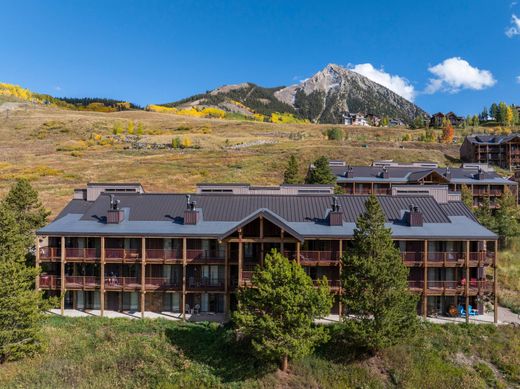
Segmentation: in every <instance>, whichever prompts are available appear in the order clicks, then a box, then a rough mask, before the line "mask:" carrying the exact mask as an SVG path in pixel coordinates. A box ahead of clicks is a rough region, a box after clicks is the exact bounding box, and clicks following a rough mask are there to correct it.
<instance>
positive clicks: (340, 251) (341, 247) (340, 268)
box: [338, 239, 343, 318]
mask: <svg viewBox="0 0 520 389" xmlns="http://www.w3.org/2000/svg"><path fill="white" fill-rule="evenodd" d="M342 257H343V241H342V240H341V239H340V240H339V266H338V269H339V301H338V310H339V317H340V318H341V316H342V315H343V309H342V308H343V306H342V305H343V304H342V303H341V298H342V296H343V288H342V283H341V270H342V269H343V261H342V260H341V258H342Z"/></svg>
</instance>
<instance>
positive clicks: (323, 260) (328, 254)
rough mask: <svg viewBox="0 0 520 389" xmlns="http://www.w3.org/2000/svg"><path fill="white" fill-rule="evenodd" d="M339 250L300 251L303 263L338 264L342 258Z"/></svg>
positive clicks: (301, 262)
mask: <svg viewBox="0 0 520 389" xmlns="http://www.w3.org/2000/svg"><path fill="white" fill-rule="evenodd" d="M340 257H341V255H340V253H339V251H310V250H301V251H300V264H302V265H336V264H339V260H340Z"/></svg>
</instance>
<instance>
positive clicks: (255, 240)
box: [226, 234, 298, 243]
mask: <svg viewBox="0 0 520 389" xmlns="http://www.w3.org/2000/svg"><path fill="white" fill-rule="evenodd" d="M226 241H227V242H229V243H239V242H243V243H262V242H265V243H282V240H281V239H280V238H279V237H271V236H268V237H264V238H263V239H261V238H244V237H243V238H242V239H239V238H229V239H226ZM284 242H285V243H296V242H298V239H294V238H292V237H287V234H286V235H285V237H284Z"/></svg>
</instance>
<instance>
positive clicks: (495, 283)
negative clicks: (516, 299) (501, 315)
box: [493, 240, 498, 324]
mask: <svg viewBox="0 0 520 389" xmlns="http://www.w3.org/2000/svg"><path fill="white" fill-rule="evenodd" d="M494 248H495V257H494V258H493V323H495V324H496V323H498V294H497V292H498V279H497V276H498V272H497V259H498V240H495V247H494Z"/></svg>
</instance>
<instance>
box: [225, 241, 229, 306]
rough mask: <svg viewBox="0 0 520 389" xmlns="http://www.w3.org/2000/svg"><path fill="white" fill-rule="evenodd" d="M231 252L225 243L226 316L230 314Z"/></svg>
mask: <svg viewBox="0 0 520 389" xmlns="http://www.w3.org/2000/svg"><path fill="white" fill-rule="evenodd" d="M228 284H229V250H228V243H227V242H225V243H224V314H225V315H226V316H227V315H228V314H229V298H230V297H229V285H228Z"/></svg>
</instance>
